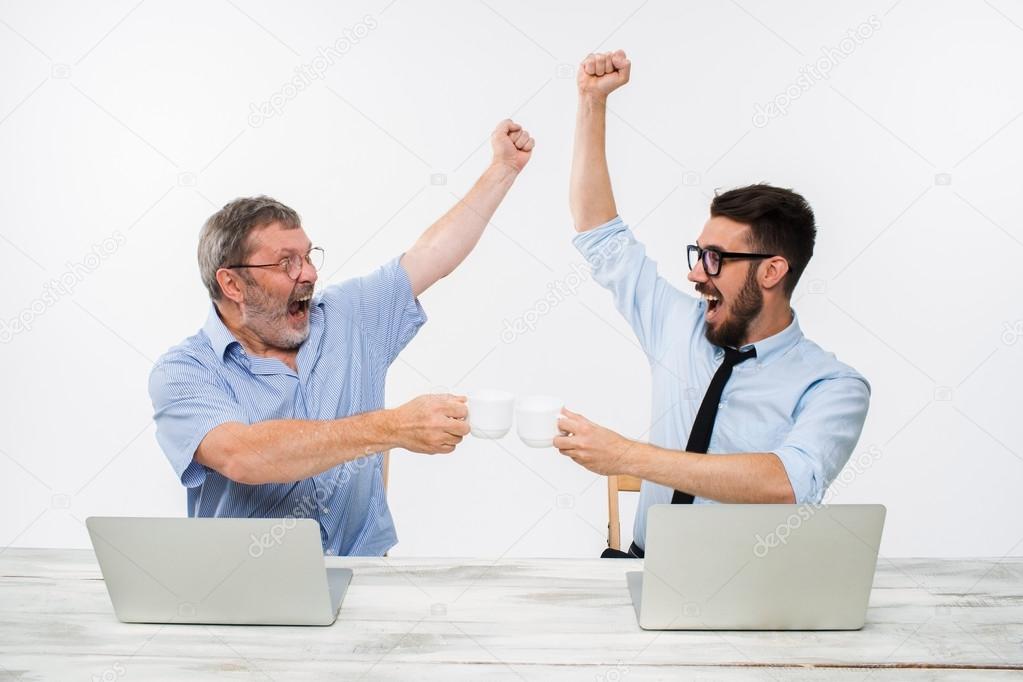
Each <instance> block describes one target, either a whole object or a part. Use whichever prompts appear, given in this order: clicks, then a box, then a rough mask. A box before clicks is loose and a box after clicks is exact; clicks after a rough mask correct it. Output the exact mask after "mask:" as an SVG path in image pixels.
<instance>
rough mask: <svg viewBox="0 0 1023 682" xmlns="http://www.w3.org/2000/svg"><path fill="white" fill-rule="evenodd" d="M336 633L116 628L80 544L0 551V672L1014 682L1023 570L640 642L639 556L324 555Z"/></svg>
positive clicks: (1021, 661)
mask: <svg viewBox="0 0 1023 682" xmlns="http://www.w3.org/2000/svg"><path fill="white" fill-rule="evenodd" d="M328 563H329V564H330V565H337V566H348V567H351V568H353V569H354V571H355V578H354V580H353V581H352V585H351V588H350V590H349V593H348V595H347V597H346V598H345V603H344V606H343V607H342V610H341V614H340V616H339V618H338V621H337V623H335V624H334V625H333V626H331V627H326V628H316V627H252V626H249V627H228V626H202V625H126V624H122V623H120V622H118V621H117V620H116V618H115V617H114V614H113V610H112V608H111V606H110V601H109V599H108V597H107V593H106V588H105V586H104V584H103V581H102V579H101V577H100V572H99V567H98V566H97V565H96V561H95V558H94V556H93V554H92V552H91V551H86V550H39V549H8V550H6V551H3V552H0V680H2V679H5V678H4V676H5V675H6V676H7V678H9V679H26V680H28V679H61V680H65V679H83V678H85V679H93V678H94V677H95V678H98V679H103V680H116V679H122V678H123V679H125V680H130V679H174V678H177V677H182V678H184V677H188V678H189V679H206V678H213V677H216V678H218V679H235V678H238V679H240V678H243V677H245V678H248V677H253V676H255V677H257V678H262V679H318V678H323V677H326V676H332V677H335V678H337V677H338V676H340V677H341V678H344V679H349V678H358V677H360V676H365V677H367V678H373V679H409V678H410V677H411V676H413V675H414V676H416V677H417V678H420V679H427V680H430V679H445V680H451V679H479V678H480V677H482V676H486V677H487V678H493V679H509V680H534V679H536V680H562V679H564V680H568V679H585V680H601V681H606V682H616V681H619V680H620V681H622V682H625V681H627V680H635V679H668V678H675V679H678V678H679V677H684V678H686V679H749V678H751V677H756V678H765V679H772V678H774V679H796V680H812V679H822V680H823V679H828V680H832V679H838V680H843V679H864V678H865V677H869V678H870V679H892V680H895V679H899V680H903V679H905V680H917V679H919V680H924V679H928V680H929V679H942V680H945V679H949V680H953V679H975V677H976V676H977V675H980V674H982V675H984V676H985V677H990V678H991V679H1001V678H1004V679H1020V678H1021V677H1023V675H1021V672H1020V671H1021V670H1023V559H1003V560H997V561H996V560H970V561H962V560H956V561H951V560H931V559H900V560H887V559H882V560H881V561H880V562H879V564H878V572H877V577H876V579H875V583H874V590H873V593H872V595H871V599H870V609H869V611H868V614H867V624H866V626H865V627H864V629H863V630H861V631H858V632H645V631H643V630H641V629H640V628H639V627H638V626H637V624H636V618H635V613H634V611H633V608H632V603H631V601H630V598H629V594H628V590H627V589H626V586H625V578H624V574H625V572H626V571H628V570H637V569H638V568H639V567H640V565H641V562H640V561H639V560H622V559H620V560H599V559H582V560H580V559H528V560H522V559H516V560H513V559H504V560H499V561H496V562H495V561H488V560H482V559H464V560H462V559H408V558H386V559H379V558H376V559H354V558H329V559H328Z"/></svg>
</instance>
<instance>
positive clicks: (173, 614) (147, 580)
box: [86, 516, 352, 625]
mask: <svg viewBox="0 0 1023 682" xmlns="http://www.w3.org/2000/svg"><path fill="white" fill-rule="evenodd" d="M86 525H87V526H88V529H89V537H90V538H91V539H92V546H93V548H94V549H95V551H96V558H97V559H98V560H99V566H100V570H102V572H103V580H104V581H105V582H106V586H107V591H108V592H109V594H110V601H111V602H112V603H113V605H114V612H115V613H116V614H117V618H118V619H119V620H121V621H123V622H125V623H220V624H229V625H235V624H237V625H330V624H331V623H333V622H334V620H335V619H336V618H337V613H338V610H339V609H340V608H341V600H342V599H343V598H344V594H345V591H346V590H347V589H348V583H349V582H350V581H351V579H352V572H351V570H349V569H345V568H326V567H325V565H324V560H323V549H322V546H321V545H320V527H319V524H318V523H316V521H314V520H312V519H221V518H176V519H175V518H128V517H96V516H93V517H90V518H88V519H87V520H86Z"/></svg>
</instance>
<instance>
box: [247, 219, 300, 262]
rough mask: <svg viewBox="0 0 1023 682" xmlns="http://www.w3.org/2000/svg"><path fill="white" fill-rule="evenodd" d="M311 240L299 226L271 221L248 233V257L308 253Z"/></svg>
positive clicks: (271, 258)
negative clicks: (289, 225)
mask: <svg viewBox="0 0 1023 682" xmlns="http://www.w3.org/2000/svg"><path fill="white" fill-rule="evenodd" d="M311 247H312V242H310V241H309V237H308V236H307V235H306V233H305V230H303V229H302V228H301V227H288V226H287V225H285V224H284V223H281V222H273V223H269V224H268V225H264V226H262V227H258V228H256V229H255V230H253V231H252V233H251V234H249V243H248V249H247V250H248V252H249V257H250V258H267V259H270V260H271V261H272V260H273V259H275V258H287V257H288V256H291V255H294V254H299V255H301V254H304V253H308V251H309V249H310V248H311Z"/></svg>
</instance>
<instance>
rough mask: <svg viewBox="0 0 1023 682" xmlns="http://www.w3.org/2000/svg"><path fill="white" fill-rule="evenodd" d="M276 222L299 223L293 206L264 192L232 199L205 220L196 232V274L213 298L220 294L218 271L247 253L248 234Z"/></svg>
mask: <svg viewBox="0 0 1023 682" xmlns="http://www.w3.org/2000/svg"><path fill="white" fill-rule="evenodd" d="M277 222H279V223H282V224H283V225H284V227H285V228H286V229H293V228H298V227H301V226H302V221H301V219H300V218H299V217H298V213H296V212H295V210H294V209H292V208H289V207H287V206H285V205H284V204H282V203H281V202H279V201H277V200H276V199H271V198H270V197H268V196H263V195H260V196H258V197H242V198H239V199H235V200H234V201H232V202H231V203H229V204H227V205H226V206H224V208H222V209H220V210H219V211H217V212H216V213H214V214H213V215H211V216H210V217H209V219H207V220H206V224H205V225H203V227H202V232H201V233H200V234H199V274H200V275H201V276H202V283H203V284H205V285H206V290H207V291H208V292H209V294H210V298H211V299H212V300H214V301H219V300H220V297H221V296H222V295H223V292H222V291H221V290H220V283H219V282H217V270H219V269H220V268H222V267H224V266H226V265H228V264H234V263H241V262H243V261H244V260H245V258H246V257H247V256H248V255H249V235H251V234H252V233H253V232H254V231H255V230H257V229H259V228H261V227H266V226H267V225H269V224H271V223H277Z"/></svg>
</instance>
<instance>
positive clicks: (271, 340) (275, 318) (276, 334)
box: [242, 282, 312, 350]
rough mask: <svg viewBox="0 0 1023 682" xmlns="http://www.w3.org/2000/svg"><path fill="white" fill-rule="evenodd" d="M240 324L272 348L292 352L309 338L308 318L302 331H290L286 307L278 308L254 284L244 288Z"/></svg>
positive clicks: (307, 317)
mask: <svg viewBox="0 0 1023 682" xmlns="http://www.w3.org/2000/svg"><path fill="white" fill-rule="evenodd" d="M311 309H312V307H311V306H310V310H311ZM242 322H243V324H245V326H246V327H248V328H249V329H250V330H252V332H253V333H254V334H255V335H256V336H258V337H259V340H260V341H262V342H263V343H264V344H266V345H267V346H270V347H272V348H281V349H283V350H294V349H296V348H298V347H299V346H301V345H302V343H303V342H304V341H305V340H306V339H307V338H309V316H308V315H307V316H306V320H305V325H304V327H303V328H302V329H292V328H291V326H290V324H289V322H288V306H287V305H285V306H283V307H281V306H279V305H278V304H277V303H275V302H274V301H273V300H272V299H271V298H270V296H269V295H268V294H267V293H266V292H265V291H263V289H262V288H261V287H260V286H259V285H257V284H255V282H253V283H252V284H251V285H250V286H249V287H246V291H245V312H244V313H243V315H242Z"/></svg>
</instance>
